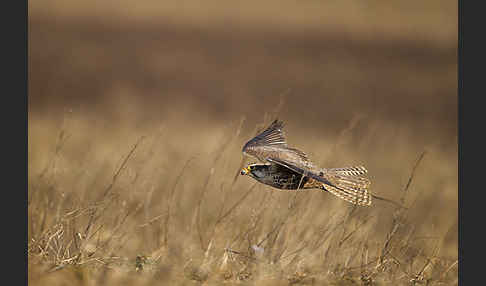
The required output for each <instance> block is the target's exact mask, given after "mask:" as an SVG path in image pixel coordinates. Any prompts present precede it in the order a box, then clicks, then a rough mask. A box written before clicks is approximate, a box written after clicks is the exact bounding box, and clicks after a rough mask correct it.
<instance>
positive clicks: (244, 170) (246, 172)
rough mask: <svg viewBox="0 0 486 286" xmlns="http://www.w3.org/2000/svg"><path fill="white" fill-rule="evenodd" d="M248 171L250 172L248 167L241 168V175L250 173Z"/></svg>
mask: <svg viewBox="0 0 486 286" xmlns="http://www.w3.org/2000/svg"><path fill="white" fill-rule="evenodd" d="M248 172H249V171H248V168H243V169H241V172H240V175H246V174H248Z"/></svg>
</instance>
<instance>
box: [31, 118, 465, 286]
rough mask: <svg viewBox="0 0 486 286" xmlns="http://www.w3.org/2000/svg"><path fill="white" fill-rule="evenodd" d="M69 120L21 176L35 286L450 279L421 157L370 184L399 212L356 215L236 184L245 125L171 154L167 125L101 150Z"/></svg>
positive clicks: (450, 252) (442, 229)
mask: <svg viewBox="0 0 486 286" xmlns="http://www.w3.org/2000/svg"><path fill="white" fill-rule="evenodd" d="M68 116H70V117H69V119H68V120H65V121H64V124H63V125H62V126H61V129H60V130H58V136H57V139H56V141H55V143H54V142H53V143H54V144H53V146H52V147H51V148H50V149H51V150H52V152H51V153H50V154H49V155H48V156H46V160H45V162H46V167H45V168H39V169H37V170H36V169H34V168H32V169H31V170H30V172H29V174H30V180H29V205H28V211H29V215H28V217H29V225H28V226H29V249H28V255H29V282H31V283H32V284H37V285H38V284H44V283H48V284H51V283H54V284H55V283H60V284H62V283H64V282H63V281H68V280H65V279H70V280H69V281H70V283H75V284H79V285H85V284H86V285H95V284H118V283H121V282H122V281H123V283H128V284H131V283H137V285H139V284H140V285H141V284H151V283H154V282H158V283H160V282H161V281H164V283H166V284H174V283H177V284H187V283H189V282H190V281H198V283H206V284H209V285H214V284H219V283H223V282H228V283H240V282H241V283H254V284H255V285H267V284H268V285H281V284H292V285H293V284H314V285H319V284H333V285H352V284H364V285H372V284H373V283H375V284H378V285H379V284H390V283H392V284H394V285H402V284H403V285H405V284H410V283H412V284H414V283H415V284H417V285H419V284H428V283H435V285H440V284H441V283H442V284H447V285H449V284H454V283H457V282H455V281H456V280H457V252H456V249H455V248H456V247H457V244H456V243H457V241H456V242H453V243H452V244H451V242H450V236H451V235H453V234H457V230H456V228H457V225H455V224H454V222H453V221H441V222H440V224H439V225H434V224H433V223H432V224H431V223H430V221H428V220H427V219H425V218H427V215H425V214H426V213H427V210H426V209H424V205H423V203H424V202H428V201H435V200H436V199H435V198H431V192H430V188H432V186H433V185H434V184H436V179H440V180H447V179H445V178H437V177H436V178H430V177H429V178H426V177H427V176H430V175H433V173H431V172H430V171H427V170H426V169H425V168H426V166H424V165H426V163H427V161H429V164H430V160H433V159H432V158H431V157H432V156H433V155H431V156H429V154H425V156H423V158H422V157H420V158H422V159H423V160H422V161H423V162H422V165H420V164H418V163H417V162H419V155H420V154H416V156H414V157H410V158H409V160H408V162H404V163H403V164H404V165H408V168H406V169H408V171H407V172H406V173H408V174H402V175H403V176H404V178H406V176H408V178H407V180H405V181H404V182H402V183H400V182H398V181H396V182H390V183H391V184H395V187H394V188H392V189H388V190H387V191H386V192H384V190H380V189H374V191H375V193H377V194H380V195H381V196H385V197H386V196H388V197H389V198H392V199H395V200H397V201H398V200H400V201H402V202H403V203H404V204H405V205H406V206H407V207H408V209H407V210H404V209H399V208H395V206H393V205H390V204H387V203H385V202H380V201H375V203H374V205H373V206H372V207H371V208H355V207H352V206H351V205H349V204H347V203H345V202H341V201H339V200H338V199H336V198H334V197H332V196H331V195H329V194H325V193H321V192H319V191H315V192H299V193H295V194H293V193H290V192H278V191H277V192H275V191H272V190H270V189H269V187H265V186H262V185H258V184H256V183H255V182H254V181H251V180H249V178H246V177H243V178H237V180H234V178H235V173H236V172H237V171H238V168H239V166H240V165H241V162H240V153H239V149H240V148H241V146H240V145H242V142H243V141H242V140H244V138H248V137H249V136H251V134H252V132H243V131H242V130H244V129H245V128H243V127H244V124H242V122H244V121H243V120H240V121H239V122H238V121H235V122H233V123H232V124H231V127H233V128H226V131H225V132H224V134H223V135H224V138H227V139H225V140H221V141H219V142H220V143H216V144H213V146H212V148H210V151H209V152H204V154H202V153H200V154H198V153H197V152H195V150H191V149H190V147H189V146H186V148H184V147H183V148H182V149H180V150H177V151H176V152H175V153H178V152H180V154H177V157H178V158H177V159H176V158H171V157H170V155H169V151H170V147H169V146H170V143H171V142H168V141H170V140H167V137H166V136H167V134H171V133H175V132H176V131H175V130H174V129H175V128H174V127H171V128H174V129H170V128H164V129H162V130H160V131H159V132H153V133H146V134H144V135H135V134H132V135H130V136H128V137H126V140H123V141H121V142H123V143H119V148H116V150H118V151H117V152H114V154H110V155H109V156H103V151H100V150H103V148H102V147H101V146H98V144H103V143H105V144H112V143H108V142H106V141H107V140H109V139H111V138H109V137H108V138H103V137H96V134H101V133H104V131H107V130H105V129H104V128H99V127H95V126H90V129H91V131H90V132H91V134H93V136H95V138H98V139H97V140H95V141H93V144H94V145H93V146H92V147H91V148H89V149H86V150H85V149H83V147H82V146H83V145H84V144H85V143H83V142H81V141H82V140H80V139H81V138H82V137H84V136H86V134H83V133H80V132H76V131H77V130H82V128H81V126H79V125H83V124H85V122H83V120H82V119H75V116H74V115H68ZM267 122H268V121H267ZM353 124H354V123H353V121H351V122H350V125H349V126H348V128H347V130H348V131H347V132H349V130H352V127H353ZM77 125H78V127H76V126H77ZM43 127H44V128H45V127H46V126H43ZM37 128H38V127H37ZM31 129H36V126H35V125H34V124H32V128H31ZM246 129H248V128H246ZM45 131H46V129H44V132H45ZM125 131H126V132H129V131H128V130H125ZM32 132H33V130H32ZM76 133H77V134H76ZM243 134H244V135H245V136H244V137H243V136H242V135H243ZM113 136H114V137H116V136H115V135H113ZM136 136H139V137H136ZM206 136H207V137H209V136H210V135H209V136H208V135H206ZM213 136H214V135H213ZM207 137H204V136H201V141H198V143H200V144H201V145H202V146H204V145H205V144H204V141H202V140H204V139H205V138H207ZM289 137H290V138H292V136H291V135H289ZM78 140H79V141H78ZM112 140H117V139H116V138H112ZM172 140H177V139H172ZM290 140H291V139H290ZM53 141H54V140H53ZM77 141H78V142H77ZM209 145H210V144H209ZM30 147H31V148H32V149H35V147H34V146H32V145H30ZM181 147H182V146H181ZM85 148H88V147H85ZM334 148H343V147H342V146H341V147H336V146H334ZM368 148H370V147H369V146H368ZM32 152H34V150H32ZM172 152H174V151H173V150H172ZM432 152H433V151H432ZM429 153H430V152H429ZM414 164H415V165H414ZM371 170H373V168H371ZM403 170H405V168H404V169H403ZM412 170H413V171H412ZM371 175H372V176H373V177H375V181H376V180H377V178H376V177H378V176H377V175H376V174H374V172H373V171H371ZM435 175H436V176H437V174H435ZM427 181H431V182H427ZM442 185H443V184H442ZM441 192H447V190H444V189H443V190H441ZM427 193H429V194H427ZM417 212H418V213H421V214H422V218H423V220H420V219H418V218H417V216H416V213H417ZM453 217H454V216H452V217H451V218H453ZM448 240H449V241H448ZM373 285H374V284H373Z"/></svg>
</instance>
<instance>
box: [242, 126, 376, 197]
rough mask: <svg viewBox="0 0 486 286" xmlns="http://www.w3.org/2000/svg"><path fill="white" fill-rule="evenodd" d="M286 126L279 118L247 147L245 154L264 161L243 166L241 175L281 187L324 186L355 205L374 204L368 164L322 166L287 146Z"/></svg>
mask: <svg viewBox="0 0 486 286" xmlns="http://www.w3.org/2000/svg"><path fill="white" fill-rule="evenodd" d="M283 126H284V124H283V122H282V121H279V120H278V119H277V120H275V121H273V122H272V124H270V126H269V127H268V128H267V129H265V130H264V131H262V132H261V133H260V134H258V135H256V136H255V137H254V138H253V139H251V140H250V141H248V142H247V143H246V144H245V145H244V146H243V149H242V152H243V155H245V156H250V157H253V158H256V159H258V160H259V161H260V162H261V163H255V164H250V165H248V166H247V167H245V168H243V169H241V172H240V174H241V175H246V176H250V177H252V178H253V179H255V180H257V181H258V182H260V183H263V184H265V185H269V186H272V187H274V188H276V189H280V190H290V191H299V190H309V189H320V190H323V191H326V192H329V193H331V194H333V195H335V196H337V197H338V198H341V199H343V200H345V201H347V202H349V203H352V204H355V205H359V206H370V205H371V199H372V197H374V196H373V195H372V194H371V193H369V191H368V189H369V186H370V184H371V181H370V180H369V179H368V178H366V177H365V176H364V175H365V174H366V173H367V170H366V168H365V167H363V166H356V167H345V168H319V167H317V166H316V165H315V164H314V163H313V162H312V161H311V160H309V158H308V156H307V155H306V154H305V153H304V152H302V151H300V150H298V149H295V148H293V147H289V146H288V145H287V141H286V139H285V135H284V133H283V131H282V128H283Z"/></svg>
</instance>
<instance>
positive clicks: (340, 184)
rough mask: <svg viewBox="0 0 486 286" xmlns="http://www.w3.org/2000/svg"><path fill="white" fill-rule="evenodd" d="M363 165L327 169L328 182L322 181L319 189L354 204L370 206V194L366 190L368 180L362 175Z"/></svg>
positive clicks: (364, 171)
mask: <svg viewBox="0 0 486 286" xmlns="http://www.w3.org/2000/svg"><path fill="white" fill-rule="evenodd" d="M364 174H366V169H365V168H364V167H349V168H336V169H327V172H326V177H328V178H329V182H330V184H326V183H322V185H321V189H323V190H325V191H328V192H330V193H331V194H333V195H335V196H337V197H339V198H341V199H343V200H345V201H347V202H350V203H352V204H355V205H359V206H370V205H371V199H372V194H371V193H369V192H368V188H369V186H370V184H371V182H370V180H369V179H367V178H365V177H362V176H361V175H364Z"/></svg>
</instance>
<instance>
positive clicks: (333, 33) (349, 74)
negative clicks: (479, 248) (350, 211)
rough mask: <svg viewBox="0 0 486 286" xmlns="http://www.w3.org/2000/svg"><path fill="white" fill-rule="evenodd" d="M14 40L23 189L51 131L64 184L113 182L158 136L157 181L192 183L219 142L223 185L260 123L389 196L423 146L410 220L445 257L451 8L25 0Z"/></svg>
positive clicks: (43, 158)
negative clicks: (24, 93) (130, 155)
mask: <svg viewBox="0 0 486 286" xmlns="http://www.w3.org/2000/svg"><path fill="white" fill-rule="evenodd" d="M28 45H29V99H28V100H29V145H28V146H29V177H30V178H31V177H33V176H36V175H37V174H39V173H40V172H41V170H42V169H43V168H44V167H45V166H46V165H47V164H48V162H49V158H51V157H52V154H53V153H54V152H55V145H56V140H57V139H56V138H57V134H58V133H59V130H61V129H63V128H65V129H66V130H67V131H68V132H69V134H70V136H71V137H70V139H69V142H68V143H67V144H66V147H65V149H64V151H63V152H64V153H63V157H62V162H59V163H58V171H57V172H59V173H60V174H66V175H67V176H70V175H72V176H74V175H73V173H76V172H84V171H85V172H89V170H87V169H86V166H89V164H95V163H94V162H104V163H103V164H105V165H103V166H105V167H106V169H107V170H108V171H106V172H112V171H113V168H114V167H113V166H115V165H116V164H119V160H120V157H121V155H122V154H125V153H126V152H127V150H129V148H130V146H132V145H133V144H134V143H135V141H136V139H137V138H138V136H141V135H146V136H152V135H154V134H159V132H160V134H163V135H161V137H160V138H159V139H158V140H160V141H159V143H158V144H160V146H163V150H161V151H160V152H159V153H156V154H154V157H155V158H158V160H160V165H161V166H163V167H161V168H162V169H163V170H164V171H163V172H165V173H164V174H167V173H169V174H170V170H171V169H173V170H180V168H181V167H182V166H183V164H184V163H185V160H187V159H188V158H189V157H191V156H192V155H198V156H199V155H200V156H201V157H198V158H199V159H198V160H197V163H196V167H195V168H194V170H193V172H195V173H198V172H200V171H203V170H204V172H206V171H207V170H208V168H210V167H211V166H210V164H211V162H213V161H212V160H206V161H205V159H204V158H209V157H210V156H212V155H214V154H216V153H217V150H218V148H219V147H220V145H221V143H220V142H221V141H224V140H225V138H229V137H234V142H233V145H231V147H229V149H228V151H227V153H225V155H226V156H227V157H228V159H227V161H224V162H218V163H216V166H214V167H215V168H216V170H218V168H219V169H223V168H224V169H225V170H230V171H228V173H231V174H234V173H235V172H236V171H237V170H238V168H239V164H240V160H241V153H240V151H241V146H243V144H244V143H245V142H246V140H248V139H249V138H250V137H251V136H253V135H254V132H255V126H256V125H257V124H260V123H262V122H263V120H264V114H265V112H267V113H270V114H269V115H270V116H276V115H278V116H279V118H281V119H282V120H284V121H285V122H286V124H287V126H286V130H287V137H288V141H289V143H290V145H293V146H296V147H298V148H300V149H302V150H304V151H306V152H307V153H309V155H310V156H311V158H313V159H314V160H315V161H316V162H318V163H319V164H321V165H322V166H323V167H343V166H348V165H354V164H364V165H365V166H367V168H368V169H369V172H370V176H371V178H372V180H373V186H374V189H373V191H374V192H375V193H377V194H379V195H380V196H384V197H388V198H392V199H398V198H399V197H400V191H401V190H402V189H403V188H404V186H405V184H406V183H407V180H408V177H409V175H410V172H411V169H412V166H413V164H414V162H415V161H416V160H417V158H418V156H419V155H420V153H421V152H422V151H424V150H426V151H427V154H426V156H425V157H424V160H423V162H422V165H421V166H420V167H419V169H418V170H417V174H416V177H415V178H414V182H413V184H412V186H411V189H413V191H411V195H410V196H411V198H410V201H414V200H415V203H416V205H417V211H415V212H413V213H412V214H411V220H413V219H416V220H417V221H420V225H421V227H422V228H423V229H426V230H430V231H432V232H434V233H436V234H437V235H440V236H443V235H446V234H447V235H448V237H447V239H446V244H447V247H444V250H443V254H444V255H448V256H451V257H456V258H457V249H456V248H457V49H456V48H457V2H456V1H449V0H447V1H438V0H432V1H418V0H413V1H383V0H373V1H352V0H341V1H319V0H307V1H286V0H285V1H273V0H267V1H254V0H251V1H242V2H232V1H217V0H210V1H204V2H202V1H189V0H184V1H155V0H150V1H143V2H137V1H126V0H120V1H60V0H45V1H29V42H28ZM279 104H281V105H280V106H279ZM274 111H275V112H277V113H272V112H274ZM243 119H244V121H243V125H242V129H241V133H240V134H235V132H234V131H235V130H236V129H237V128H238V126H239V124H240V120H243ZM266 120H267V121H266V123H268V120H269V118H267V119H266ZM205 156H209V157H205ZM107 158H112V159H107ZM83 160H91V161H90V162H91V163H85V162H84V161H83ZM110 160H111V161H112V162H111V163H106V161H110ZM100 164H101V163H100ZM106 164H108V165H106ZM110 164H111V165H110ZM218 164H219V165H218ZM157 166H158V165H157ZM88 169H89V168H88ZM167 170H169V171H167ZM152 172H153V178H152V177H150V180H153V179H154V178H161V176H163V175H162V173H163V172H162V171H160V172H159V169H156V168H155V167H154V169H153V170H152ZM66 180H67V179H66ZM147 180H149V179H147ZM161 180H165V179H161ZM167 180H169V179H167ZM169 181H170V180H169ZM203 181H204V180H203V179H200V180H199V181H195V182H194V183H193V184H194V185H198V184H202V183H203ZM250 183H253V182H250V180H249V179H247V178H244V179H242V178H239V179H238V182H237V184H238V186H245V187H247V186H249V185H250ZM187 184H189V185H190V184H191V183H190V182H188V183H187ZM242 192H243V191H242ZM188 195H189V194H188ZM322 200H323V201H325V200H330V196H326V197H323V198H322ZM377 205H378V208H382V205H380V204H379V203H377ZM316 207H318V206H316ZM414 216H415V218H414ZM451 227H452V229H453V231H452V232H451V231H450V230H451ZM377 231H379V230H377Z"/></svg>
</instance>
